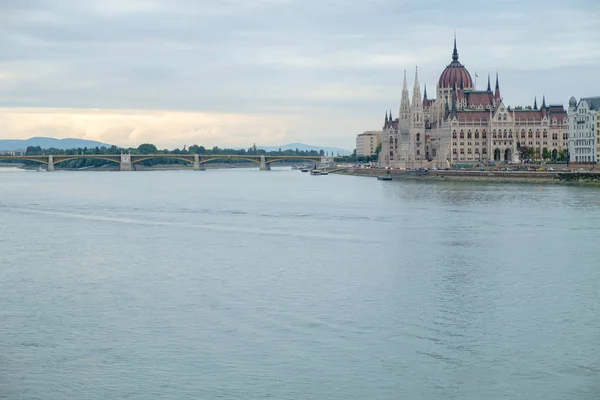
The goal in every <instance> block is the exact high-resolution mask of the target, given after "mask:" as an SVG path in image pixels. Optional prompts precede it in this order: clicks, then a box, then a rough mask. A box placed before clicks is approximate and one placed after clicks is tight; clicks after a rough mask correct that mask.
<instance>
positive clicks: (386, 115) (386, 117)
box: [385, 111, 389, 126]
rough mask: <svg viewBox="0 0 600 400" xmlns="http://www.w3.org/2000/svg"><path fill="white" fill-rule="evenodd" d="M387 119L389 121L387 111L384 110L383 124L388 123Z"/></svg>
mask: <svg viewBox="0 0 600 400" xmlns="http://www.w3.org/2000/svg"><path fill="white" fill-rule="evenodd" d="M388 121H389V119H388V113H387V111H386V112H385V126H387V124H388Z"/></svg>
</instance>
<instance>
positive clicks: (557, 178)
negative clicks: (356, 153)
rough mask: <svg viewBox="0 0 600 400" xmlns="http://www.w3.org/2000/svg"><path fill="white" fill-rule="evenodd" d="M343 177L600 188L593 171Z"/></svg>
mask: <svg viewBox="0 0 600 400" xmlns="http://www.w3.org/2000/svg"><path fill="white" fill-rule="evenodd" d="M340 173H342V174H347V175H355V176H365V177H377V176H382V175H388V176H391V177H392V179H394V180H401V179H413V180H424V181H464V182H494V183H535V184H540V183H555V184H581V185H594V186H596V185H597V186H600V172H591V171H585V172H581V171H495V170H485V171H477V170H386V169H382V168H348V169H347V170H346V171H340Z"/></svg>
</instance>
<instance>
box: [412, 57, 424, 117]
mask: <svg viewBox="0 0 600 400" xmlns="http://www.w3.org/2000/svg"><path fill="white" fill-rule="evenodd" d="M412 105H413V107H416V108H419V107H422V105H423V103H422V99H421V85H419V69H418V68H416V67H415V85H414V87H413V99H412Z"/></svg>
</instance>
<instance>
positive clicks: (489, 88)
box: [487, 74, 492, 92]
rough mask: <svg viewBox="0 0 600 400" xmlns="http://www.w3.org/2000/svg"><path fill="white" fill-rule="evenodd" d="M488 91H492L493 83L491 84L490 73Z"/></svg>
mask: <svg viewBox="0 0 600 400" xmlns="http://www.w3.org/2000/svg"><path fill="white" fill-rule="evenodd" d="M487 91H488V92H491V91H492V85H491V84H490V74H488V87H487Z"/></svg>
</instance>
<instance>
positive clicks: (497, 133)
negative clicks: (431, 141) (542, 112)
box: [417, 129, 569, 140]
mask: <svg viewBox="0 0 600 400" xmlns="http://www.w3.org/2000/svg"><path fill="white" fill-rule="evenodd" d="M417 136H418V135H417ZM466 136H467V139H471V138H472V137H473V134H472V132H471V131H470V130H468V131H467V135H466ZM474 136H475V139H479V131H478V130H476V131H475V135H474ZM541 136H542V137H543V138H547V137H548V131H547V130H545V129H544V131H543V132H542V134H541ZM457 137H460V138H461V139H464V138H465V131H463V130H461V131H460V133H459V134H458V135H457V134H456V131H452V139H456V138H457ZM481 137H482V138H483V139H485V138H486V137H487V135H486V131H483V132H481ZM492 137H493V138H494V139H501V138H505V139H510V138H512V137H513V132H512V129H509V130H506V129H505V130H504V132H502V131H496V130H494V131H493V132H492ZM527 137H528V138H533V130H531V129H529V132H527ZM535 137H536V138H538V139H539V138H540V130H539V129H536V131H535ZM558 137H559V134H558V132H554V133H552V139H554V140H558ZM562 138H563V140H567V139H568V138H569V134H568V133H567V132H563V134H562ZM521 139H525V130H524V129H523V130H522V131H521Z"/></svg>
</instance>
